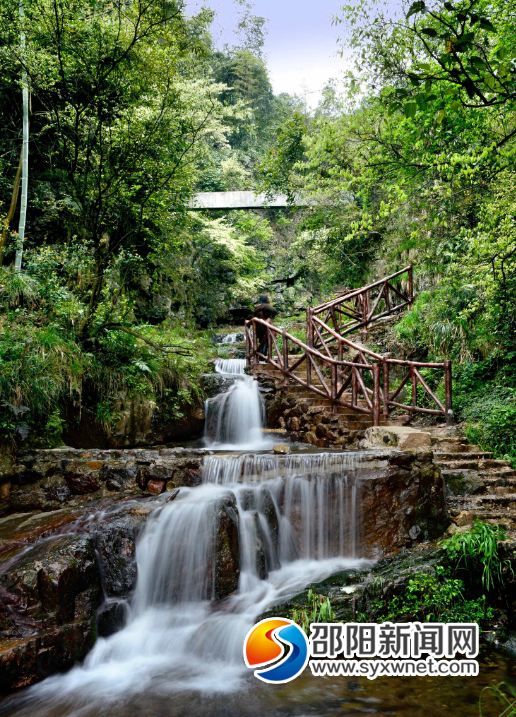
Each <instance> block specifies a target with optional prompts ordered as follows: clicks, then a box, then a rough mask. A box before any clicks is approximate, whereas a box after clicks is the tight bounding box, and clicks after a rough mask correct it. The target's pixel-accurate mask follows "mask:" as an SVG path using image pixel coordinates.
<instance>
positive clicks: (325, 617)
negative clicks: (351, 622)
mask: <svg viewBox="0 0 516 717" xmlns="http://www.w3.org/2000/svg"><path fill="white" fill-rule="evenodd" d="M307 600H308V608H307V609H306V610H292V615H291V619H292V620H293V621H294V622H295V623H297V624H298V625H299V627H301V628H303V630H304V631H305V632H306V634H307V635H309V634H310V624H311V623H313V622H334V621H335V613H334V612H333V610H332V607H331V602H330V600H329V598H327V597H324V595H318V594H317V593H314V591H313V590H312V589H311V588H310V590H309V591H308V595H307Z"/></svg>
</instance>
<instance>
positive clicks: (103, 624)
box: [97, 600, 127, 637]
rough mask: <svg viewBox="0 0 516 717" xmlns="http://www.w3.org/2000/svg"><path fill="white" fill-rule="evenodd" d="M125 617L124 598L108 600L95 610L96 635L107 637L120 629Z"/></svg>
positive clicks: (125, 605) (125, 604)
mask: <svg viewBox="0 0 516 717" xmlns="http://www.w3.org/2000/svg"><path fill="white" fill-rule="evenodd" d="M126 619H127V602H126V601H125V600H108V601H106V602H105V603H104V604H103V605H101V607H99V609H98V610H97V635H98V636H99V637H109V636H110V635H114V634H115V632H118V631H119V630H121V629H122V628H123V627H124V625H125V623H126Z"/></svg>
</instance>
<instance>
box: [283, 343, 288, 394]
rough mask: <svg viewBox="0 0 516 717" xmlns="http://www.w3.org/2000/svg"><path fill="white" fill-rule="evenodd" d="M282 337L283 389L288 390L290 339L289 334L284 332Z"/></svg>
mask: <svg viewBox="0 0 516 717" xmlns="http://www.w3.org/2000/svg"><path fill="white" fill-rule="evenodd" d="M281 336H282V338H283V372H284V373H283V387H284V388H288V374H287V371H288V339H287V332H286V331H282V332H281Z"/></svg>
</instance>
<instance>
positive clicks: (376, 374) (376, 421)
mask: <svg viewBox="0 0 516 717" xmlns="http://www.w3.org/2000/svg"><path fill="white" fill-rule="evenodd" d="M372 368H373V426H379V425H380V364H379V363H374V364H373V366H372Z"/></svg>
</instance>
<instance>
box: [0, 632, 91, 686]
mask: <svg viewBox="0 0 516 717" xmlns="http://www.w3.org/2000/svg"><path fill="white" fill-rule="evenodd" d="M94 642H95V633H94V629H93V627H92V620H91V619H89V620H86V621H83V622H74V623H71V624H67V625H63V626H59V627H55V628H50V629H47V630H45V631H43V632H41V633H40V634H37V635H35V636H33V637H28V638H22V639H20V637H17V638H12V639H10V640H5V641H3V642H2V643H1V644H0V690H1V691H2V692H10V691H11V690H14V689H18V688H20V687H27V686H28V685H31V684H33V683H34V682H38V681H40V680H42V679H44V678H45V677H48V676H49V675H53V674H55V673H56V672H63V671H64V670H67V669H69V668H71V667H73V665H74V664H75V663H76V662H78V661H81V660H83V659H84V658H85V657H86V655H87V653H88V652H89V650H91V648H92V647H93V643H94Z"/></svg>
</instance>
